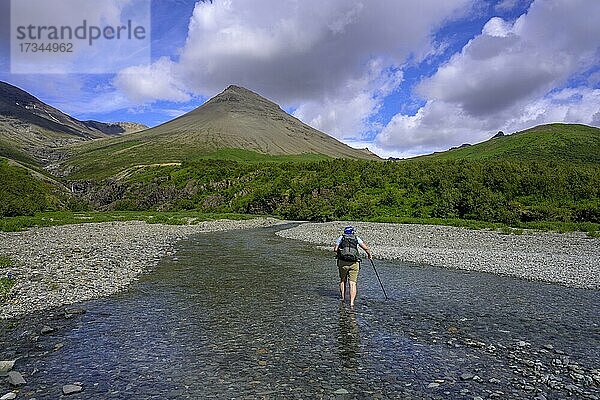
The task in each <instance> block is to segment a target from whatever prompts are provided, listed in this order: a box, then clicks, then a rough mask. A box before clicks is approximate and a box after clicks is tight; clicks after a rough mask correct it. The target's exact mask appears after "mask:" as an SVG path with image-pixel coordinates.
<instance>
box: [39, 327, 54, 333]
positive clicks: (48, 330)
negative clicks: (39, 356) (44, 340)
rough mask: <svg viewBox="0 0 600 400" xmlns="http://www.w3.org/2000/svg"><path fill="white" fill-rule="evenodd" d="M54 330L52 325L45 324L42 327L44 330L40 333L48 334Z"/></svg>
mask: <svg viewBox="0 0 600 400" xmlns="http://www.w3.org/2000/svg"><path fill="white" fill-rule="evenodd" d="M52 332H54V329H52V328H51V327H49V326H48V325H45V326H44V327H43V328H42V330H41V331H40V333H41V334H42V335H47V334H49V333H52Z"/></svg>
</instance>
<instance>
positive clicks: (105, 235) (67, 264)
mask: <svg viewBox="0 0 600 400" xmlns="http://www.w3.org/2000/svg"><path fill="white" fill-rule="evenodd" d="M277 223H280V221H278V220H276V219H272V218H261V219H251V220H246V221H230V220H220V221H207V222H201V223H199V224H197V225H183V226H181V225H161V224H147V223H145V222H139V221H130V222H106V223H90V224H80V225H64V226H55V227H47V228H34V229H30V230H27V231H25V232H11V233H0V255H5V256H10V257H11V258H12V259H13V260H14V261H16V263H17V266H16V267H12V268H10V272H11V273H12V275H13V276H14V277H15V278H16V279H17V284H16V285H15V287H14V288H13V291H12V293H11V296H10V298H9V300H8V301H7V302H6V303H5V304H4V305H2V308H1V309H0V318H12V317H17V316H21V315H25V314H28V313H30V312H33V311H38V310H43V309H48V308H52V307H56V306H61V305H66V304H73V303H77V302H79V301H83V300H89V299H92V298H97V297H102V296H107V295H110V294H113V293H116V292H118V291H120V290H123V289H125V288H126V287H127V286H128V285H129V284H130V283H132V282H133V281H134V280H135V279H136V278H137V277H138V276H139V275H140V274H141V273H142V272H144V271H147V270H150V269H151V268H153V267H155V266H156V265H157V264H158V261H159V260H160V258H161V257H162V256H164V255H169V254H171V253H172V252H173V245H174V244H175V243H176V242H177V241H179V240H181V239H184V238H186V237H189V236H190V235H193V234H197V233H202V232H213V231H223V230H231V229H243V228H257V227H263V226H270V225H274V224H277ZM2 273H5V271H2Z"/></svg>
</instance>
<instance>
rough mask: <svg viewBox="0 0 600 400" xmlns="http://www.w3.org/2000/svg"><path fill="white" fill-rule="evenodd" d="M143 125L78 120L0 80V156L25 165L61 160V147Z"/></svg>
mask: <svg viewBox="0 0 600 400" xmlns="http://www.w3.org/2000/svg"><path fill="white" fill-rule="evenodd" d="M144 128H146V127H145V126H143V125H139V124H131V123H103V122H98V121H79V120H77V119H75V118H73V117H71V116H69V115H67V114H65V113H63V112H62V111H60V110H58V109H56V108H54V107H52V106H50V105H48V104H46V103H44V102H42V101H41V100H39V99H38V98H36V97H34V96H32V95H31V94H29V93H27V92H25V91H24V90H22V89H19V88H18V87H16V86H13V85H10V84H8V83H6V82H0V156H2V157H6V158H9V159H13V160H17V161H19V162H21V163H25V164H27V165H29V166H44V167H46V166H48V165H50V164H53V163H56V162H58V161H60V160H61V159H63V157H64V152H63V151H62V148H63V147H64V146H67V145H70V144H74V143H80V142H84V141H89V140H93V139H98V138H102V137H108V136H110V135H118V134H123V133H128V132H131V131H137V130H140V129H144Z"/></svg>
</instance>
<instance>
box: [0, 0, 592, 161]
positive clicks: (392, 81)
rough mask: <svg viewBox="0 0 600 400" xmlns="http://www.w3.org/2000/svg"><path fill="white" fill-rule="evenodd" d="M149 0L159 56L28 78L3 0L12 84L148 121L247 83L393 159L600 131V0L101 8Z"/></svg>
mask: <svg viewBox="0 0 600 400" xmlns="http://www.w3.org/2000/svg"><path fill="white" fill-rule="evenodd" d="M16 1H21V0H16ZM28 1H36V0H28ZM40 1H42V2H43V1H47V0H40ZM54 1H60V0H54ZM65 1H66V0H65ZM70 1H73V0H70ZM136 1H138V2H139V1H147V2H150V11H151V17H150V18H151V32H150V33H151V34H150V35H149V36H150V37H149V39H150V40H149V50H150V51H149V53H148V57H147V59H146V57H140V58H139V59H138V60H135V59H133V60H128V64H127V65H120V66H118V68H117V69H114V70H113V71H112V72H109V73H90V72H89V71H93V70H94V69H93V68H95V67H98V62H97V61H96V62H95V64H94V66H92V65H91V63H90V65H86V64H85V63H84V64H82V65H80V67H81V68H80V69H79V70H78V72H85V73H73V72H69V73H61V72H60V71H59V72H57V73H52V74H48V73H45V72H47V70H46V71H45V70H44V69H40V71H38V72H37V73H26V74H24V73H11V72H10V60H11V59H10V50H9V47H10V46H9V42H10V38H11V32H10V28H8V27H9V26H10V20H9V21H6V19H7V18H8V17H7V15H10V12H7V10H8V9H9V8H8V7H9V5H8V4H9V3H10V0H0V15H4V17H3V18H4V20H3V21H2V25H1V27H0V39H1V40H0V56H1V58H0V80H2V81H5V82H8V83H11V84H13V85H16V86H18V87H21V88H22V89H24V90H26V91H28V92H30V93H32V94H33V95H35V96H36V97H38V98H40V99H41V100H42V101H44V102H47V103H49V104H50V105H52V106H55V107H57V108H59V109H60V110H62V111H64V112H66V113H68V114H70V115H72V116H74V117H76V118H78V119H82V120H87V119H94V120H100V121H107V122H109V121H110V122H116V121H132V122H140V123H144V124H146V125H149V126H155V125H158V124H160V123H163V122H166V121H168V120H170V119H172V118H174V117H177V116H179V115H182V114H183V113H185V112H188V111H191V110H193V109H194V108H196V107H198V106H200V105H201V104H203V103H204V102H205V101H206V100H207V99H209V98H210V97H212V96H214V95H216V94H218V93H219V92H221V91H222V90H223V89H225V88H226V87H227V86H228V85H230V84H236V85H240V86H244V87H246V88H248V89H251V90H253V91H255V92H257V93H259V94H261V95H263V96H265V97H267V98H269V99H271V100H273V101H275V102H277V103H278V104H280V105H281V107H282V108H283V109H284V110H286V111H288V112H290V113H291V114H293V115H294V116H296V117H297V118H299V119H300V120H302V121H303V122H305V123H307V124H309V125H311V126H313V127H315V128H317V129H320V130H322V131H324V132H326V133H328V134H330V135H332V136H334V137H336V138H338V139H340V140H342V141H343V142H345V143H347V144H350V145H352V146H354V147H368V148H369V149H371V150H372V151H374V152H376V153H377V154H379V155H380V156H383V157H389V156H393V157H411V156H415V155H419V154H427V153H431V152H433V151H442V150H446V149H448V148H450V147H453V146H459V145H461V144H463V143H477V142H481V141H484V140H487V139H489V138H490V137H491V136H493V135H494V134H496V133H497V132H498V131H503V132H505V133H512V132H516V131H519V130H523V129H526V128H529V127H532V126H536V125H540V124H544V123H551V122H568V123H583V124H587V125H593V126H599V127H600V40H599V39H598V38H600V23H598V21H600V1H598V0H534V1H532V0H478V1H474V0H444V1H439V0H403V1H399V0H328V1H322V0H303V1H300V0H213V1H212V2H211V1H192V0H155V1H151V0H104V1H101V2H97V1H96V2H95V7H97V8H98V9H97V10H95V12H96V13H97V14H98V15H103V13H110V15H111V18H116V19H117V20H118V19H119V18H121V19H123V18H124V17H125V16H126V15H125V13H126V12H127V11H126V10H127V5H128V4H129V6H130V7H131V6H132V4H133V3H135V2H136ZM34 8H35V7H34ZM66 9H67V11H63V13H69V12H73V13H76V10H74V7H71V8H70V10H72V11H69V8H66ZM32 12H34V10H33V9H32ZM40 12H41V11H40ZM119 12H121V15H120V14H119ZM42 15H45V14H42ZM103 18H104V17H103ZM13 25H14V23H13ZM115 51H116V50H115ZM110 59H111V57H110V52H109V53H108V54H107V55H106V56H105V57H104V59H103V60H104V61H101V62H100V63H102V62H106V63H108V62H109V60H110ZM86 68H88V69H89V70H86ZM55 72H56V71H55Z"/></svg>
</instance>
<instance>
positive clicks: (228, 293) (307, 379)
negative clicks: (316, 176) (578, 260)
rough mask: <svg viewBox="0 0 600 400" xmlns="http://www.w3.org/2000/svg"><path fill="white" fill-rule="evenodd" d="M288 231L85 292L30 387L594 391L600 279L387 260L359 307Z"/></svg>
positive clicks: (230, 239) (274, 393) (214, 394)
mask: <svg viewBox="0 0 600 400" xmlns="http://www.w3.org/2000/svg"><path fill="white" fill-rule="evenodd" d="M277 229H282V227H276V228H267V229H258V230H252V231H238V232H222V233H210V234H203V235H199V236H196V237H194V238H192V239H190V240H187V241H184V242H181V243H179V244H178V246H177V255H176V258H174V257H167V258H165V259H164V260H163V261H162V262H161V264H160V265H159V267H158V268H157V269H156V270H155V271H154V272H152V273H150V274H147V275H145V276H144V277H142V279H141V280H140V281H139V282H138V283H136V284H134V285H133V286H132V287H131V289H130V290H129V291H127V292H124V293H120V294H118V295H115V296H112V297H110V298H106V299H100V300H94V301H91V302H86V303H83V304H82V305H81V306H82V307H83V308H85V309H86V310H87V312H86V313H85V314H83V315H81V316H79V317H78V318H77V319H76V320H75V322H74V323H73V324H72V325H70V326H69V329H64V330H58V331H57V332H55V333H53V334H51V335H46V336H42V337H41V338H40V339H39V340H40V342H41V344H40V346H41V347H44V346H45V347H47V348H52V346H54V345H55V344H56V343H61V345H63V346H64V347H62V348H61V349H60V350H58V351H52V352H50V353H48V354H46V355H44V356H40V357H29V358H24V359H22V360H19V361H18V366H19V368H20V370H22V371H35V374H33V375H31V376H30V377H28V386H27V387H26V388H25V389H23V390H22V391H21V393H20V397H19V398H33V397H35V398H36V399H38V400H40V399H56V398H60V397H61V387H62V385H64V384H67V383H73V382H81V383H82V385H83V386H84V391H83V392H82V393H80V394H77V395H74V396H69V397H70V398H82V399H165V398H181V399H205V398H248V399H253V398H256V399H260V398H269V399H276V398H340V399H343V398H407V399H412V398H415V399H420V398H426V399H430V398H431V399H438V398H439V399H473V398H475V397H478V396H480V397H482V398H490V397H491V398H494V397H495V398H515V399H519V398H523V399H532V398H535V397H536V396H539V395H540V394H542V395H544V396H545V397H546V398H547V399H561V398H566V397H567V396H571V397H569V398H593V397H592V396H594V393H597V392H598V389H599V387H598V382H594V381H593V378H592V376H593V374H594V371H593V369H594V368H598V367H600V361H599V360H600V315H599V312H598V309H599V307H600V293H599V292H597V291H591V290H579V289H573V288H565V287H561V286H556V285H548V284H542V283H535V282H526V281H520V280H517V279H513V278H508V277H499V276H494V275H490V274H481V273H472V272H471V273H469V272H464V271H452V270H445V269H439V268H433V267H428V266H416V265H405V264H401V263H394V262H381V261H376V266H377V268H378V272H379V274H380V276H381V277H382V279H383V284H384V285H385V287H386V290H387V293H388V296H389V297H390V299H389V300H387V301H386V300H385V299H384V298H383V294H382V292H381V288H380V287H379V283H378V282H377V280H376V278H375V275H374V273H373V270H372V268H371V267H370V265H367V264H366V263H364V265H363V266H362V268H361V273H360V277H359V296H358V299H357V305H356V307H355V309H354V310H351V309H349V307H348V306H347V305H342V304H341V303H340V301H339V299H338V296H339V295H338V292H337V279H338V278H337V270H336V267H335V260H334V259H333V254H332V253H331V254H329V253H327V252H324V251H321V250H318V249H315V248H314V247H313V246H311V245H308V244H305V243H298V242H290V241H287V240H285V239H283V238H280V237H278V236H276V235H275V234H274V232H275V231H276V230H277ZM332 240H333V238H332ZM565 357H567V358H568V360H567V362H566V363H565V365H562V362H563V361H565ZM557 360H559V361H557ZM561 360H562V361H561ZM557 363H558V364H557ZM567 364H570V365H571V366H573V365H575V366H577V368H571V369H569V368H568V367H567ZM579 372H580V373H579ZM574 373H579V375H581V376H583V378H579V375H576V376H575V377H573V376H572V375H573V374H574ZM569 385H570V386H569ZM0 395H1V394H0Z"/></svg>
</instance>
